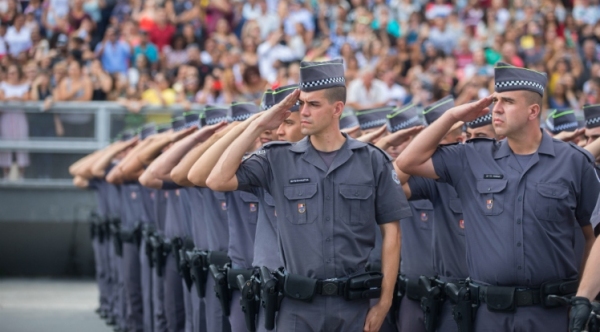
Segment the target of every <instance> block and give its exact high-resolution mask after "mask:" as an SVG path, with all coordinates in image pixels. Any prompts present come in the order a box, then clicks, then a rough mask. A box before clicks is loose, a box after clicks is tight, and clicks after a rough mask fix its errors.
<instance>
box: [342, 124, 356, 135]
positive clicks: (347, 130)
mask: <svg viewBox="0 0 600 332" xmlns="http://www.w3.org/2000/svg"><path fill="white" fill-rule="evenodd" d="M359 130H360V126H354V127H350V128H344V129H342V130H341V132H342V133H346V134H348V135H350V136H352V135H353V134H354V133H356V132H358V131H359Z"/></svg>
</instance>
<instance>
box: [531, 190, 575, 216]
mask: <svg viewBox="0 0 600 332" xmlns="http://www.w3.org/2000/svg"><path fill="white" fill-rule="evenodd" d="M536 187H537V188H536V192H537V194H534V195H536V197H535V215H536V217H538V218H539V219H541V220H549V221H561V220H564V221H566V220H567V219H568V215H567V213H568V211H567V210H568V204H567V202H566V201H565V200H564V199H565V198H567V196H568V195H569V189H568V188H567V187H565V186H563V185H560V184H555V183H538V184H537V186H536Z"/></svg>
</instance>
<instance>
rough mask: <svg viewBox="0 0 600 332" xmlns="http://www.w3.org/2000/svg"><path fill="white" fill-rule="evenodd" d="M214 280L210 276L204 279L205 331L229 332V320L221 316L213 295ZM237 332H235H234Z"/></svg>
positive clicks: (221, 313)
mask: <svg viewBox="0 0 600 332" xmlns="http://www.w3.org/2000/svg"><path fill="white" fill-rule="evenodd" d="M214 289H215V279H214V278H213V277H212V276H208V278H206V297H205V298H204V303H205V304H206V330H207V331H210V332H227V331H231V327H230V325H229V320H228V319H227V317H225V316H224V315H223V310H222V309H221V303H220V302H219V299H218V298H217V294H216V293H215V290H214ZM234 332H237V331H234Z"/></svg>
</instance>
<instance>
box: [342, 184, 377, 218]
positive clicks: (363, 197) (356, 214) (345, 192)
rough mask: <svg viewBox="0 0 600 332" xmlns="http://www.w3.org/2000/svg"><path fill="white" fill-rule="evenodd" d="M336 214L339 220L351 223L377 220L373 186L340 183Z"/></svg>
mask: <svg viewBox="0 0 600 332" xmlns="http://www.w3.org/2000/svg"><path fill="white" fill-rule="evenodd" d="M339 193H340V194H339V197H338V202H337V203H338V204H336V211H335V214H336V216H338V218H337V219H338V220H341V221H343V222H344V223H346V224H349V225H364V224H366V223H368V222H370V221H375V206H374V205H375V204H374V203H373V187H371V186H364V185H351V184H340V185H339Z"/></svg>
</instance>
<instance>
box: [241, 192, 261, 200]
mask: <svg viewBox="0 0 600 332" xmlns="http://www.w3.org/2000/svg"><path fill="white" fill-rule="evenodd" d="M240 199H241V200H242V201H244V202H245V203H258V198H257V197H256V196H254V195H253V194H251V193H249V192H245V191H240Z"/></svg>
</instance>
